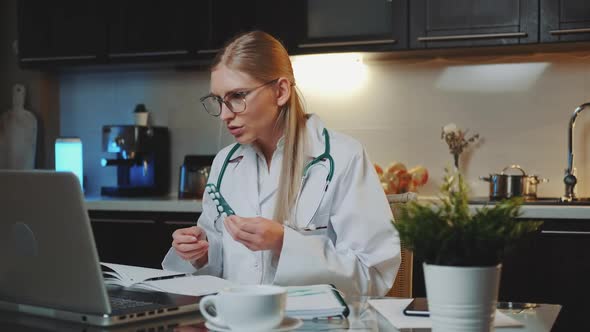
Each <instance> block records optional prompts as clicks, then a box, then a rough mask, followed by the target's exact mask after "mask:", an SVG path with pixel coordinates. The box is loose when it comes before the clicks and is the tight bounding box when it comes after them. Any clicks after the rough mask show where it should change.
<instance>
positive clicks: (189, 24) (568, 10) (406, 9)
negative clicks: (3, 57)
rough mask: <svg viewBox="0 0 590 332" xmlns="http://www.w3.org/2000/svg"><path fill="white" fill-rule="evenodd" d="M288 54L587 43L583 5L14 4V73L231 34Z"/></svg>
mask: <svg viewBox="0 0 590 332" xmlns="http://www.w3.org/2000/svg"><path fill="white" fill-rule="evenodd" d="M254 29H258V30H263V31H266V32H268V33H270V34H272V35H273V36H275V37H276V38H278V39H279V40H280V41H282V42H283V44H284V45H285V46H286V48H287V49H288V51H289V53H290V54H306V53H330V52H366V51H396V50H404V49H408V48H411V49H424V48H426V49H428V48H445V47H472V46H486V45H514V44H530V43H538V42H539V41H540V42H559V41H580V40H590V0H494V1H491V0H290V1H280V4H279V2H277V1H276V0H199V1H195V0H177V1H174V2H169V1H168V2H166V1H150V2H145V1H144V2H142V1H138V0H120V1H117V0H104V1H98V0H87V1H76V0H54V1H35V0H18V51H19V61H20V64H21V65H22V66H27V67H35V66H38V67H41V66H45V65H48V66H60V65H62V64H65V65H71V64H109V63H145V62H152V61H153V62H167V63H172V64H186V63H187V62H188V64H191V63H192V62H193V61H195V60H196V61H198V62H199V63H203V62H206V61H210V60H211V59H212V57H213V56H214V55H215V54H216V53H217V52H218V51H219V49H220V48H222V47H223V45H224V44H225V43H226V42H227V41H228V40H229V39H230V38H231V37H233V36H235V35H236V34H238V33H240V32H245V31H251V30H254Z"/></svg>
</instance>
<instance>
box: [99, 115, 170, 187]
mask: <svg viewBox="0 0 590 332" xmlns="http://www.w3.org/2000/svg"><path fill="white" fill-rule="evenodd" d="M102 146H103V151H104V152H108V153H115V154H116V157H115V158H112V159H108V158H102V160H101V165H102V166H103V167H107V166H115V167H116V168H117V185H116V186H114V187H102V188H101V195H105V196H127V197H137V196H160V195H167V194H168V191H169V187H170V134H169V132H168V128H166V127H146V126H130V125H110V126H103V128H102Z"/></svg>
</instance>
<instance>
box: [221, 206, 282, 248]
mask: <svg viewBox="0 0 590 332" xmlns="http://www.w3.org/2000/svg"><path fill="white" fill-rule="evenodd" d="M224 224H225V228H226V229H227V230H228V232H229V234H230V235H231V237H232V238H233V239H234V240H236V241H238V242H240V243H242V244H243V245H245V246H246V248H248V249H250V250H252V251H258V250H272V251H273V253H274V254H275V255H280V253H281V250H282V249H283V235H284V233H285V231H284V228H283V225H282V224H280V223H278V222H276V221H273V220H270V219H266V218H262V217H254V218H243V217H238V216H236V215H232V216H229V217H227V218H225V221H224Z"/></svg>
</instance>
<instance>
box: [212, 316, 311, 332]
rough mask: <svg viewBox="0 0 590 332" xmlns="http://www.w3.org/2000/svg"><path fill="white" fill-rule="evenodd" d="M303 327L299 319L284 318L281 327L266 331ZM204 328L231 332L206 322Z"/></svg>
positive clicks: (226, 328)
mask: <svg viewBox="0 0 590 332" xmlns="http://www.w3.org/2000/svg"><path fill="white" fill-rule="evenodd" d="M301 325H303V321H302V320H301V319H299V318H295V317H285V318H283V321H282V322H281V325H279V326H277V327H275V328H274V329H272V330H268V331H269V332H283V331H291V330H294V329H296V328H298V327H301ZM205 327H206V328H208V329H209V330H211V331H218V332H231V329H230V328H229V327H225V326H219V325H216V324H215V323H212V322H209V321H207V322H206V323H205Z"/></svg>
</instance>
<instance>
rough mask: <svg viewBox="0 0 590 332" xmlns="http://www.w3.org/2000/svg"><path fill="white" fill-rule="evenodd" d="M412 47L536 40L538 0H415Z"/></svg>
mask: <svg viewBox="0 0 590 332" xmlns="http://www.w3.org/2000/svg"><path fill="white" fill-rule="evenodd" d="M409 3H410V22H409V25H410V37H409V38H410V47H411V48H416V49H419V48H443V47H466V46H486V45H512V44H527V43H536V42H538V40H539V29H538V23H539V0H495V1H489V0H452V1H449V0H412V1H410V2H409Z"/></svg>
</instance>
